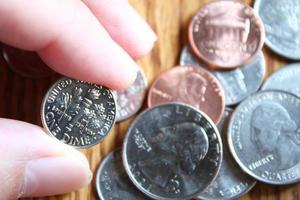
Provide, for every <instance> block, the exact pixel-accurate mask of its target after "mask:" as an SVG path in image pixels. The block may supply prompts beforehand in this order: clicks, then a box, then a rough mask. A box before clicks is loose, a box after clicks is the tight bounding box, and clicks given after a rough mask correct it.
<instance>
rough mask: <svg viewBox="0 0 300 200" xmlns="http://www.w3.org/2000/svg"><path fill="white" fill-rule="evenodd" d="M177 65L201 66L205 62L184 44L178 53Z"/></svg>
mask: <svg viewBox="0 0 300 200" xmlns="http://www.w3.org/2000/svg"><path fill="white" fill-rule="evenodd" d="M179 65H193V66H194V65H195V66H203V65H205V64H204V63H202V62H201V61H200V60H198V59H197V58H196V57H195V56H194V55H193V53H192V52H191V50H190V48H189V46H188V45H185V46H184V47H183V49H182V51H181V54H180V59H179Z"/></svg>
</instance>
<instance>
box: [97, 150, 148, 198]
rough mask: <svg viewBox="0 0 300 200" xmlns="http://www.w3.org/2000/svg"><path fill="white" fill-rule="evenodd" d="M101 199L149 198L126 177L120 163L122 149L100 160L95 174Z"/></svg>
mask: <svg viewBox="0 0 300 200" xmlns="http://www.w3.org/2000/svg"><path fill="white" fill-rule="evenodd" d="M96 188H97V192H98V195H99V198H100V199H101V200H150V198H148V197H147V196H145V195H144V194H143V193H142V192H140V191H139V190H138V189H137V188H136V187H135V186H134V185H133V184H132V182H131V181H130V179H129V178H128V176H127V174H126V172H125V169H124V167H123V163H122V151H121V150H120V149H118V150H115V151H113V152H111V153H110V154H108V155H107V156H106V157H105V158H104V160H103V161H102V162H101V164H100V167H99V169H98V172H97V176H96Z"/></svg>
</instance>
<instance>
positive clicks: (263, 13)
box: [254, 0, 300, 60]
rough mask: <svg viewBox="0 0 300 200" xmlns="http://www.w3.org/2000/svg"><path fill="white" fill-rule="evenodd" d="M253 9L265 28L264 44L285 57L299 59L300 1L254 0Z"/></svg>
mask: <svg viewBox="0 0 300 200" xmlns="http://www.w3.org/2000/svg"><path fill="white" fill-rule="evenodd" d="M254 9H255V11H256V12H257V13H258V14H259V15H260V17H261V18H262V21H263V23H264V25H265V29H266V44H267V46H268V47H270V48H271V49H272V50H273V51H274V52H276V53H278V54H279V55H281V56H284V57H286V58H290V59H295V60H300V20H299V19H300V1H299V0H288V1H286V0H272V1H265V0H256V1H255V4H254Z"/></svg>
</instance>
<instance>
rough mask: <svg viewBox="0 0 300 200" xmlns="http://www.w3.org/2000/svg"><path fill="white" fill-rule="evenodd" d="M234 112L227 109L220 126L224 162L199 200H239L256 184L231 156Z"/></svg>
mask: <svg viewBox="0 0 300 200" xmlns="http://www.w3.org/2000/svg"><path fill="white" fill-rule="evenodd" d="M232 112H233V110H232V109H231V108H226V109H225V112H224V115H223V117H222V120H221V121H220V123H219V125H218V129H219V132H220V135H221V138H222V142H223V160H222V163H221V168H220V171H219V173H218V176H217V178H216V179H215V180H214V181H213V182H212V183H211V184H210V185H209V187H208V188H207V189H206V190H205V191H204V192H202V193H201V194H200V195H199V196H198V197H197V199H201V200H221V199H224V200H228V199H237V198H239V197H241V196H243V195H244V194H246V193H247V192H249V191H250V190H251V189H252V188H253V187H254V185H255V184H256V181H255V179H253V178H251V177H250V176H249V175H247V174H246V173H245V172H243V171H242V170H241V168H240V167H239V166H238V164H237V163H236V162H235V161H234V160H233V158H232V157H231V155H230V152H229V148H228V143H227V139H226V136H227V128H228V123H229V119H230V116H231V114H232Z"/></svg>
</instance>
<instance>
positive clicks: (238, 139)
mask: <svg viewBox="0 0 300 200" xmlns="http://www.w3.org/2000/svg"><path fill="white" fill-rule="evenodd" d="M299 116H300V99H299V98H298V97H297V96H295V95H292V94H290V93H286V92H281V91H263V92H260V93H257V94H255V95H253V96H251V97H249V98H247V99H246V100H245V101H243V102H242V103H241V104H240V105H239V106H238V107H237V108H236V110H235V111H234V113H233V115H232V118H231V120H230V123H229V129H228V131H229V132H228V142H229V147H230V151H231V153H232V155H233V157H234V158H235V160H236V161H237V163H238V164H239V165H240V167H241V168H242V169H243V170H244V171H245V172H246V173H247V174H249V175H250V176H252V177H254V178H255V179H257V180H259V181H262V182H265V183H269V184H275V185H284V184H290V183H295V182H298V181H299V180H300V157H299V155H300V139H299V138H300V131H299V124H300V117H299Z"/></svg>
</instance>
